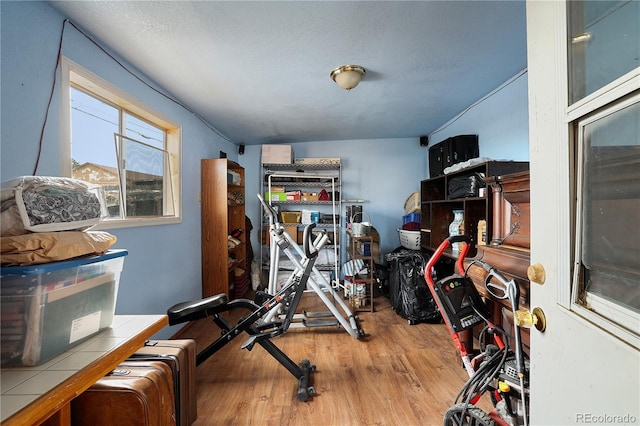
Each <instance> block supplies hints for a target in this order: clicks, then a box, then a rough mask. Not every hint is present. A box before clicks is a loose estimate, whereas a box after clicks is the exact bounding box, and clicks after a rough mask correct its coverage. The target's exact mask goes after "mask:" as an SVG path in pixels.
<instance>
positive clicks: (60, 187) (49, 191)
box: [0, 176, 108, 236]
mask: <svg viewBox="0 0 640 426" xmlns="http://www.w3.org/2000/svg"><path fill="white" fill-rule="evenodd" d="M0 203H1V205H0V215H1V217H0V224H1V235H2V236H13V235H22V234H26V233H28V232H54V231H71V230H86V229H89V228H91V227H92V226H94V225H96V224H97V223H98V222H100V221H101V220H102V219H103V218H105V217H107V215H108V212H107V207H106V202H105V196H104V190H103V189H102V187H101V186H100V185H95V184H92V183H89V182H85V181H82V180H79V179H73V178H65V177H50V176H23V177H19V178H16V179H13V180H10V181H7V182H3V183H2V190H1V193H0Z"/></svg>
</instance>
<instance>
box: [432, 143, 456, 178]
mask: <svg viewBox="0 0 640 426" xmlns="http://www.w3.org/2000/svg"><path fill="white" fill-rule="evenodd" d="M450 165H451V141H450V139H446V140H444V141H442V142H440V143H437V144H435V145H434V146H432V147H431V148H429V176H431V177H436V176H440V175H442V174H443V170H444V169H445V167H449V166H450Z"/></svg>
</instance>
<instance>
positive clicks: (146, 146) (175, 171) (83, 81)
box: [62, 59, 181, 228]
mask: <svg viewBox="0 0 640 426" xmlns="http://www.w3.org/2000/svg"><path fill="white" fill-rule="evenodd" d="M62 70H63V71H62V72H63V78H65V79H66V81H65V83H66V84H65V85H64V87H65V88H66V90H65V93H64V94H63V96H68V101H67V99H65V104H67V105H69V109H68V116H65V118H64V121H65V122H66V123H69V125H68V135H69V136H68V137H65V138H63V140H68V141H70V143H69V144H67V145H65V146H63V152H65V155H64V157H65V159H64V164H63V167H64V169H65V170H68V174H69V175H70V176H72V177H75V178H78V179H82V180H85V181H88V182H92V183H96V184H99V185H102V187H103V188H104V191H105V195H106V198H107V208H108V211H109V217H108V218H107V219H106V220H105V221H103V223H102V227H104V228H110V227H126V226H136V225H153V224H163V223H168V222H170V223H174V222H178V221H179V220H180V209H179V206H180V194H179V188H180V185H179V176H180V169H179V165H180V161H179V158H180V156H179V154H180V133H181V132H180V127H179V126H178V125H177V124H176V123H174V122H172V121H171V120H170V119H168V118H166V117H163V116H162V115H161V114H160V113H157V112H155V111H153V110H152V109H151V108H149V107H148V106H146V105H144V104H142V103H141V102H139V101H138V100H136V99H134V98H132V97H131V96H129V95H128V94H126V93H124V92H122V91H121V90H120V89H118V88H116V87H114V86H112V85H111V84H110V83H107V82H105V81H104V80H102V79H100V78H99V77H97V76H95V75H93V74H91V73H90V72H89V71H87V70H85V69H83V68H82V67H80V66H78V65H77V64H75V63H73V62H71V61H69V60H68V59H65V60H63V68H62Z"/></svg>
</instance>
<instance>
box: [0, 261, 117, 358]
mask: <svg viewBox="0 0 640 426" xmlns="http://www.w3.org/2000/svg"><path fill="white" fill-rule="evenodd" d="M126 255H127V251H126V250H109V251H108V252H107V253H105V254H103V255H100V256H87V257H82V258H78V259H74V260H68V261H62V262H52V263H46V264H40V265H32V266H11V267H4V268H1V272H0V273H1V275H2V283H1V286H2V295H1V296H0V325H1V327H2V333H1V334H2V347H1V353H2V364H3V365H5V364H7V365H25V366H34V365H39V364H41V363H43V362H45V361H47V360H49V359H51V358H53V357H55V356H56V355H59V354H61V353H62V352H64V351H66V350H67V349H69V348H72V347H73V346H76V345H77V344H79V343H80V342H82V341H84V340H86V339H88V338H89V337H91V336H93V335H95V334H97V333H99V332H100V331H102V330H104V329H105V328H107V327H110V326H111V323H112V321H113V315H114V312H115V308H116V299H117V296H118V284H119V281H120V272H121V271H122V267H123V264H124V256H126Z"/></svg>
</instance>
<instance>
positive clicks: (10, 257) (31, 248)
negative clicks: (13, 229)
mask: <svg viewBox="0 0 640 426" xmlns="http://www.w3.org/2000/svg"><path fill="white" fill-rule="evenodd" d="M116 241H117V238H116V236H115V235H111V234H110V233H108V232H104V231H61V232H34V233H29V234H23V235H14V236H4V237H2V238H0V261H1V262H0V263H2V266H15V265H20V266H25V265H36V264H40V263H49V262H57V261H61V260H68V259H73V258H75V257H80V256H86V255H97V254H102V253H104V252H106V251H107V250H108V249H109V248H110V247H111V246H112V245H113V244H115V243H116Z"/></svg>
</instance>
